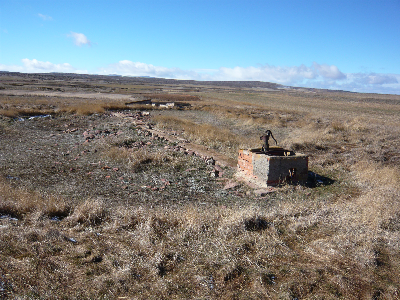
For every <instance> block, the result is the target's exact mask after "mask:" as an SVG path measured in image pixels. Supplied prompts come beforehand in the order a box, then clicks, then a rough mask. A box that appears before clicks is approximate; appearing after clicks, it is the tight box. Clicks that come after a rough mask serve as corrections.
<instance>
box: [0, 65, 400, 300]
mask: <svg viewBox="0 0 400 300" xmlns="http://www.w3.org/2000/svg"><path fill="white" fill-rule="evenodd" d="M166 103H174V106H173V107H168V106H166V105H165V104H166ZM152 104H154V105H152ZM267 129H270V130H271V131H272V132H273V134H274V136H275V138H276V139H277V140H278V145H279V146H283V147H285V148H288V149H291V150H294V151H296V152H301V153H305V154H307V155H309V169H310V172H309V174H310V176H309V180H308V182H307V184H305V185H292V184H282V185H281V186H278V187H274V188H273V189H270V190H267V191H264V192H259V190H257V189H255V188H254V187H253V186H249V185H247V184H245V183H243V182H241V181H238V180H237V179H236V177H235V172H236V167H235V166H236V161H237V153H238V149H240V148H254V147H259V146H260V140H259V137H260V136H261V135H262V134H263V133H264V132H265V130H267ZM399 136H400V96H398V95H379V94H361V93H350V92H343V91H329V90H317V89H305V88H290V87H284V86H280V85H277V84H272V83H263V82H196V81H179V80H167V79H158V78H134V77H120V76H97V75H77V74H22V73H10V72H0V237H1V238H0V298H10V299H399V298H400V268H399V266H400V139H399Z"/></svg>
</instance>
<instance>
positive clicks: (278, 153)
mask: <svg viewBox="0 0 400 300" xmlns="http://www.w3.org/2000/svg"><path fill="white" fill-rule="evenodd" d="M238 172H239V173H241V175H242V176H246V177H249V178H253V179H257V180H258V181H262V182H263V183H265V184H267V185H268V186H275V185H277V184H280V183H285V182H290V183H298V184H302V183H305V182H306V181H307V177H308V156H307V155H304V154H300V153H294V152H293V151H289V150H285V149H283V148H280V147H270V149H269V151H268V152H266V153H265V152H262V151H261V149H248V150H245V149H240V150H239V158H238Z"/></svg>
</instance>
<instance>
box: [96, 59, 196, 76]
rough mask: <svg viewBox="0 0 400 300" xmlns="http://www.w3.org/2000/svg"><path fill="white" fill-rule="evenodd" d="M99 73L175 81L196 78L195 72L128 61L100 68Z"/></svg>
mask: <svg viewBox="0 0 400 300" xmlns="http://www.w3.org/2000/svg"><path fill="white" fill-rule="evenodd" d="M100 73H102V74H119V75H126V76H151V77H161V78H175V79H193V78H194V77H196V76H198V73H196V72H195V71H184V70H181V69H179V68H166V67H158V66H154V65H151V64H145V63H142V62H132V61H129V60H121V61H119V62H118V63H115V64H111V65H109V66H107V67H106V68H100Z"/></svg>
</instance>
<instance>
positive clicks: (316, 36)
mask: <svg viewBox="0 0 400 300" xmlns="http://www.w3.org/2000/svg"><path fill="white" fill-rule="evenodd" d="M0 70H2V71H17V72H68V73H71V72H72V73H87V74H120V75H130V76H153V77H163V78H176V79H194V80H257V81H269V82H276V83H280V84H284V85H291V86H305V87H315V88H329V89H342V90H348V91H354V92H375V93H388V94H400V0H381V1H368V0H363V1H358V0H357V1H356V0H335V1H333V0H318V1H313V0H311V1H310V0H309V1H300V0H298V1H294V0H291V1H289V0H265V1H262V0H258V1H253V0H246V1H244V0H242V1H235V0H230V1H225V0H212V1H211V0H196V1H194V0H185V1H183V0H164V1H161V0H147V1H144V0H131V1H122V0H113V1H102V0H96V1H92V0H79V1H75V0H51V1H49V0H42V1H40V0H37V1H36V0H31V1H29V0H0Z"/></svg>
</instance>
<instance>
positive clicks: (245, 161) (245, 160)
mask: <svg viewBox="0 0 400 300" xmlns="http://www.w3.org/2000/svg"><path fill="white" fill-rule="evenodd" d="M238 168H239V171H242V172H243V173H244V175H247V176H253V153H251V152H249V154H245V153H244V152H243V150H239V157H238Z"/></svg>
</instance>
